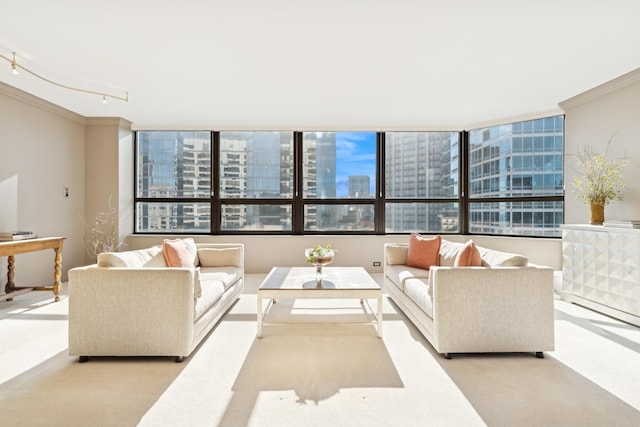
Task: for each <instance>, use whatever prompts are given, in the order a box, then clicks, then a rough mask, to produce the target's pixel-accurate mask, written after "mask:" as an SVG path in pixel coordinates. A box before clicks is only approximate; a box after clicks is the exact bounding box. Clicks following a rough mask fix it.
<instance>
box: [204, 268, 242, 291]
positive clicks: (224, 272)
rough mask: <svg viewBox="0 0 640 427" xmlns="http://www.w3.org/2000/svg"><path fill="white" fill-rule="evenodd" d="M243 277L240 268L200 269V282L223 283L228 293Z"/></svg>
mask: <svg viewBox="0 0 640 427" xmlns="http://www.w3.org/2000/svg"><path fill="white" fill-rule="evenodd" d="M241 277H242V271H241V270H240V268H238V267H200V282H209V281H219V282H222V284H223V286H224V290H225V291H226V290H227V289H229V288H230V287H231V285H233V284H234V283H236V282H237V281H238V279H240V278H241Z"/></svg>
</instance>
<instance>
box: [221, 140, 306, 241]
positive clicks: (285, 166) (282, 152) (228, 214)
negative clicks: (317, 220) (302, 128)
mask: <svg viewBox="0 0 640 427" xmlns="http://www.w3.org/2000/svg"><path fill="white" fill-rule="evenodd" d="M219 153H220V154H219V161H218V171H219V182H220V185H219V188H220V189H219V200H220V218H221V221H220V230H221V231H238V232H240V231H291V227H292V206H293V132H220V151H219Z"/></svg>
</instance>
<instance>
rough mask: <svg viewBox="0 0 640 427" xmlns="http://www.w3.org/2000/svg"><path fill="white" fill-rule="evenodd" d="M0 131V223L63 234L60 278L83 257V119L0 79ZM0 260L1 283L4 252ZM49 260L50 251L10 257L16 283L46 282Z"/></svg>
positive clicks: (7, 227)
mask: <svg viewBox="0 0 640 427" xmlns="http://www.w3.org/2000/svg"><path fill="white" fill-rule="evenodd" d="M0 130H1V132H0V153H1V154H0V156H1V159H2V162H1V164H2V167H0V197H1V198H0V206H1V207H0V227H1V228H2V230H3V231H4V230H6V231H10V230H15V229H20V230H31V231H34V232H35V233H37V234H38V235H39V236H62V237H66V240H65V243H64V250H63V253H62V263H63V279H66V271H67V269H68V267H69V266H71V265H79V264H81V263H82V261H83V260H84V251H83V247H82V226H81V223H82V222H81V215H82V214H83V212H84V164H85V163H84V118H83V117H81V116H78V115H77V114H74V113H72V112H70V111H67V110H64V109H62V108H59V107H57V106H54V105H52V104H49V103H47V102H45V101H43V100H41V99H39V98H36V97H34V96H31V95H28V94H26V93H24V92H22V91H20V90H18V89H15V88H12V87H10V86H7V85H5V84H3V83H0ZM64 187H68V188H69V197H64V194H63V189H64ZM0 261H1V264H0V274H1V276H0V285H1V286H2V288H4V283H5V282H6V280H5V278H6V257H5V258H2V259H0ZM53 262H54V253H53V251H40V252H35V253H30V254H23V255H18V256H16V264H15V282H16V285H17V286H26V285H28V286H33V285H50V284H52V283H53ZM2 290H4V289H2Z"/></svg>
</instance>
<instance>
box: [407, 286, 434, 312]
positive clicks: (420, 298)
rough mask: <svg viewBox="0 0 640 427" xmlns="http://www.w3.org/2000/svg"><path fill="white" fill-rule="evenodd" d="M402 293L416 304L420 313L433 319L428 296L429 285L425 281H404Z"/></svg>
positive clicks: (430, 300)
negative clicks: (422, 312)
mask: <svg viewBox="0 0 640 427" xmlns="http://www.w3.org/2000/svg"><path fill="white" fill-rule="evenodd" d="M404 286H405V291H404V293H405V294H406V295H407V296H408V297H409V298H411V300H412V301H413V302H414V303H416V305H417V306H418V307H420V309H421V310H422V311H424V312H425V313H426V314H427V315H428V316H429V317H431V318H433V300H432V299H431V295H430V294H429V283H428V282H427V281H426V280H423V279H418V278H413V279H408V280H406V281H405V285H404Z"/></svg>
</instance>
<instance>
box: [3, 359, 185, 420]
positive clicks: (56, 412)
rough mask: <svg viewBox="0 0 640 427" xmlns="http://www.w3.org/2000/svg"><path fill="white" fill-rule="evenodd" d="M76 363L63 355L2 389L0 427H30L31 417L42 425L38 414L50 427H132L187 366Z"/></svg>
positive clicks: (116, 361)
mask: <svg viewBox="0 0 640 427" xmlns="http://www.w3.org/2000/svg"><path fill="white" fill-rule="evenodd" d="M77 360H78V359H77V357H70V356H69V355H68V353H67V350H66V349H65V351H63V352H61V353H59V354H57V355H56V356H54V357H52V358H49V359H47V360H45V361H43V362H42V363H41V364H40V365H38V366H36V367H34V368H32V369H31V370H29V371H27V372H24V373H22V374H21V375H19V376H16V377H14V378H12V379H11V380H10V381H8V382H7V383H5V384H3V385H2V390H4V391H0V407H2V421H1V422H0V424H2V425H12V426H21V425H24V426H26V425H32V424H33V422H31V421H30V420H31V419H32V417H33V418H35V419H38V420H40V421H41V422H42V421H43V420H45V419H47V416H43V415H42V414H50V415H49V417H50V418H49V419H50V420H51V424H50V425H56V424H55V423H57V422H62V420H65V421H64V423H65V425H78V426H80V425H83V426H89V425H90V426H101V425H121V426H133V425H136V424H137V423H139V422H140V420H141V419H142V417H143V416H144V415H145V413H146V412H147V411H148V410H149V408H151V407H152V406H153V405H154V404H155V403H156V401H157V400H158V398H159V397H160V396H161V395H162V394H163V393H164V392H165V391H166V389H167V388H168V387H169V386H170V385H171V383H172V382H173V381H174V380H175V379H176V378H177V377H178V375H180V373H181V372H182V370H183V369H184V368H185V367H186V364H187V363H188V362H187V361H186V359H185V362H184V363H174V362H173V360H172V359H170V358H162V357H105V358H102V357H100V358H92V359H91V361H90V362H88V363H78V362H77ZM36 402H37V403H36ZM35 408H37V411H38V415H35V414H34V413H33V411H34V410H36V409H35ZM114 409H116V410H114ZM55 420H57V421H55ZM32 421H33V420H32ZM34 422H35V421H34ZM4 423H6V424H4Z"/></svg>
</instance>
